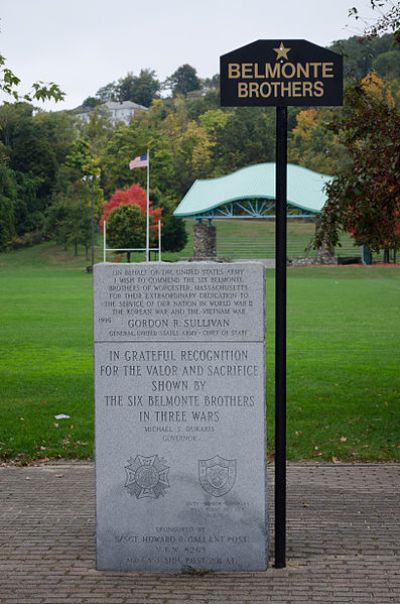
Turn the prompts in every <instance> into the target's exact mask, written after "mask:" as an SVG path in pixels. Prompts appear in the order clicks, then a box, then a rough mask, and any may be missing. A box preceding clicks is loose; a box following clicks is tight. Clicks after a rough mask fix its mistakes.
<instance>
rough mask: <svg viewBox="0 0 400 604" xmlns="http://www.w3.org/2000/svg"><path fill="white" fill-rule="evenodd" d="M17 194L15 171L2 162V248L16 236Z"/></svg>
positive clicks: (0, 182)
mask: <svg viewBox="0 0 400 604" xmlns="http://www.w3.org/2000/svg"><path fill="white" fill-rule="evenodd" d="M16 196H17V192H16V186H15V180H14V178H13V173H12V172H11V170H9V169H8V168H7V167H6V166H5V165H4V164H1V163H0V250H1V249H4V248H6V247H7V246H8V245H9V244H10V243H11V241H12V240H13V238H14V237H15V234H16V232H15V215H14V211H15V199H16Z"/></svg>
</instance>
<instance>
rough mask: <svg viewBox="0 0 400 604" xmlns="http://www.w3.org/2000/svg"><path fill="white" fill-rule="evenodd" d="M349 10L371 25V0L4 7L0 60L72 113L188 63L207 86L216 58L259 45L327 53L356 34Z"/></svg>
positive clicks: (33, 0)
mask: <svg viewBox="0 0 400 604" xmlns="http://www.w3.org/2000/svg"><path fill="white" fill-rule="evenodd" d="M354 5H356V6H357V7H358V9H359V11H360V13H362V14H363V15H364V16H365V17H366V18H367V19H368V18H370V17H371V11H370V9H369V8H368V7H369V0H286V1H283V0H273V1H272V0H199V1H197V2H193V1H192V2H191V1H190V0H163V1H161V0H149V1H148V2H145V0H143V1H139V0H117V1H115V2H112V1H111V0H108V1H107V2H106V1H105V0H2V3H1V9H0V18H1V33H0V53H1V54H3V55H4V56H5V57H6V59H7V65H8V66H9V67H10V68H11V69H13V70H14V72H15V73H16V74H17V75H18V76H19V77H20V78H21V79H22V81H23V83H24V85H25V88H26V89H27V88H28V87H29V85H30V84H31V83H32V82H33V81H36V80H43V81H47V82H48V81H55V82H57V83H58V84H59V85H60V86H61V88H62V89H63V90H64V92H66V99H65V101H64V102H63V103H57V105H56V106H54V104H51V103H47V104H45V105H43V107H45V108H48V109H50V108H54V107H55V108H56V109H71V108H73V107H75V106H77V105H79V104H80V103H81V102H82V101H83V100H84V99H85V98H86V97H87V96H91V95H94V94H95V93H96V91H97V90H98V89H99V88H100V87H101V86H104V85H105V84H107V83H108V82H111V81H113V80H117V79H118V78H120V77H123V76H125V75H126V74H127V72H128V71H132V72H133V73H135V74H136V73H138V72H139V71H140V69H141V68H144V67H149V68H151V69H154V70H155V71H156V72H157V75H158V77H159V78H160V79H161V80H162V79H165V78H166V77H167V76H169V75H171V73H173V72H174V71H175V69H176V68H177V67H179V66H180V65H182V64H184V63H189V64H191V65H193V67H195V68H196V69H197V72H198V75H199V76H200V77H207V76H212V75H213V74H214V73H217V72H218V71H219V56H220V55H221V54H224V53H226V52H229V51H231V50H233V49H235V48H238V47H240V46H243V45H244V44H247V43H249V42H252V41H254V40H257V39H259V38H264V39H268V38H271V39H276V38H282V39H285V38H287V39H290V38H305V39H307V40H309V41H311V42H314V43H316V44H320V45H321V46H324V45H327V44H329V43H330V42H332V41H334V40H338V39H340V38H347V37H349V36H351V35H356V34H359V33H360V32H361V31H362V24H361V23H360V22H355V21H354V20H353V19H349V18H348V16H347V15H348V11H349V8H351V7H352V6H354ZM375 16H377V15H375V13H374V17H375Z"/></svg>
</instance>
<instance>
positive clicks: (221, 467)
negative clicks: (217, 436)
mask: <svg viewBox="0 0 400 604" xmlns="http://www.w3.org/2000/svg"><path fill="white" fill-rule="evenodd" d="M199 481H200V484H201V486H202V487H203V489H204V490H205V491H206V493H208V494H209V495H213V496H214V497H221V496H222V495H226V493H229V491H230V490H231V489H232V487H233V485H234V484H235V482H236V459H224V458H223V457H220V456H219V455H216V456H215V457H213V458H212V459H199Z"/></svg>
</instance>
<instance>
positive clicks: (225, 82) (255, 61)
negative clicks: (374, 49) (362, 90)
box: [221, 40, 343, 107]
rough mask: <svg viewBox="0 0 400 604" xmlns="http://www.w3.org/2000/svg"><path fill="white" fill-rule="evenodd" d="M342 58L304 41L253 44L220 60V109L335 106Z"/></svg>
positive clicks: (339, 89) (340, 92)
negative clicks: (223, 107) (267, 106)
mask: <svg viewBox="0 0 400 604" xmlns="http://www.w3.org/2000/svg"><path fill="white" fill-rule="evenodd" d="M342 72H343V64H342V57H341V56H340V55H338V54H336V53H334V52H332V51H330V50H327V49H325V48H322V47H320V46H317V45H316V44H312V43H311V42H307V41H306V40H257V41H256V42H252V43H251V44H248V45H247V46H243V47H242V48H238V49H236V50H233V51H232V52H229V53H227V54H225V55H223V56H222V57H221V105H222V106H225V107H237V106H247V107H248V106H249V105H250V106H251V105H254V106H266V105H274V106H276V105H281V106H287V105H295V106H299V105H307V106H309V105H338V104H341V98H342V95H343V85H342V81H343V77H342Z"/></svg>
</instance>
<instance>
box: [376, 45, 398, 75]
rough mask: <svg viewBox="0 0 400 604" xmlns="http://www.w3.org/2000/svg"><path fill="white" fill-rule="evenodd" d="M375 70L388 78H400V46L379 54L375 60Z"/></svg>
mask: <svg viewBox="0 0 400 604" xmlns="http://www.w3.org/2000/svg"><path fill="white" fill-rule="evenodd" d="M373 68H374V70H375V71H376V72H377V73H378V74H379V75H380V76H381V77H383V78H385V79H387V80H393V79H396V78H397V79H399V78H400V47H399V48H398V49H396V50H388V51H387V52H383V53H382V54H380V55H378V56H377V58H376V59H375V60H374V62H373Z"/></svg>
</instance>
